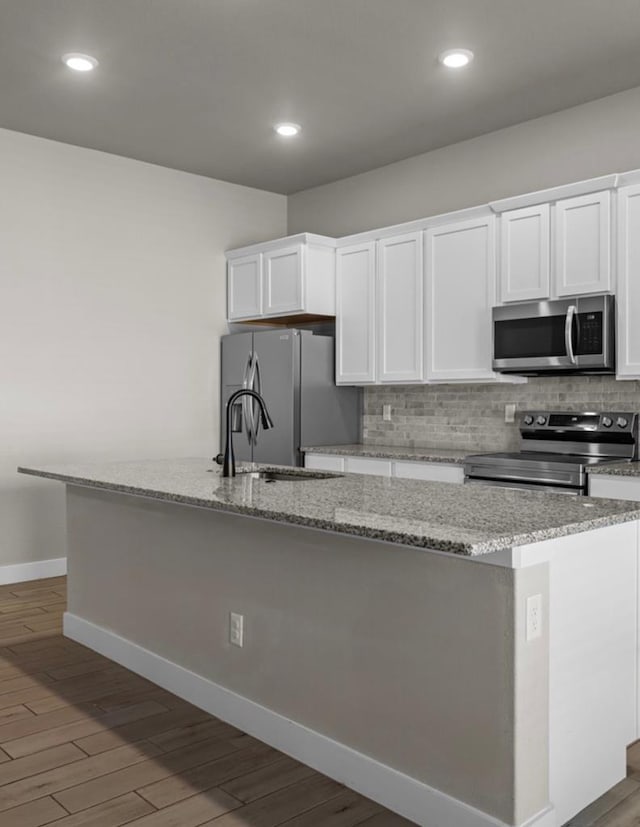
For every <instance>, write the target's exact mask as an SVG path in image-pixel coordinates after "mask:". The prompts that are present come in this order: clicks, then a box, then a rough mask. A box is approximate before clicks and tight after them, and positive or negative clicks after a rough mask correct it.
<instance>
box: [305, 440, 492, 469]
mask: <svg viewBox="0 0 640 827" xmlns="http://www.w3.org/2000/svg"><path fill="white" fill-rule="evenodd" d="M300 450H301V451H303V452H304V453H306V454H334V455H335V456H352V457H375V458H377V459H408V460H416V461H417V462H443V463H445V462H446V463H451V464H456V465H462V464H463V463H464V461H465V459H466V458H467V457H468V456H469V451H457V450H455V449H453V448H407V447H402V446H399V445H362V444H361V443H357V444H355V445H311V446H307V447H304V448H301V449H300ZM475 453H477V451H476V452H475Z"/></svg>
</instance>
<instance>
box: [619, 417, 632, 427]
mask: <svg viewBox="0 0 640 827" xmlns="http://www.w3.org/2000/svg"><path fill="white" fill-rule="evenodd" d="M628 424H629V420H628V419H627V418H626V417H624V416H619V417H618V418H617V419H616V425H617V426H618V428H626V427H627V425H628Z"/></svg>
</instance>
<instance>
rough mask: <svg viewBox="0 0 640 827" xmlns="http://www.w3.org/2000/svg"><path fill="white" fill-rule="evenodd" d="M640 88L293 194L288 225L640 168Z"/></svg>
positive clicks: (437, 207)
mask: <svg viewBox="0 0 640 827" xmlns="http://www.w3.org/2000/svg"><path fill="white" fill-rule="evenodd" d="M639 135H640V88H636V89H631V90H629V91H626V92H621V93H619V94H617V95H611V96H609V97H606V98H602V99H600V100H597V101H594V102H592V103H586V104H583V105H581V106H576V107H574V108H572V109H566V110H564V111H562V112H557V113H555V114H553V115H547V116H545V117H542V118H536V119H535V120H531V121H527V122H525V123H522V124H518V125H517V126H512V127H508V128H507V129H501V130H499V131H497V132H492V133H489V134H487V135H483V136H481V137H479V138H473V139H471V140H469V141H463V142H461V143H458V144H454V145H452V146H447V147H444V148H442V149H437V150H434V151H432V152H427V153H425V154H424V155H418V156H416V157H414V158H410V159H408V160H405V161H399V162H397V163H395V164H390V165H388V166H385V167H381V168H380V169H376V170H373V171H371V172H366V173H363V174H361V175H356V176H354V177H351V178H346V179H344V180H341V181H337V182H335V183H332V184H326V185H324V186H321V187H315V188H313V189H310V190H305V191H303V192H300V193H297V194H295V195H293V196H290V197H289V201H288V209H289V232H290V233H297V232H303V231H307V232H315V233H326V234H327V235H332V236H342V235H348V234H350V233H354V232H359V231H361V230H370V229H375V228H378V227H384V226H388V225H390V224H397V223H399V222H402V221H409V220H411V219H416V218H425V217H427V216H430V215H437V214H438V213H444V212H448V211H449V210H457V209H461V208H463V207H471V206H474V205H477V204H484V203H486V202H488V201H491V200H493V199H496V198H503V197H506V196H511V195H519V194H522V193H526V192H532V191H535V190H539V189H544V188H545V187H551V186H556V185H558V184H565V183H570V182H572V181H580V180H582V179H585V178H592V177H594V176H597V175H605V174H607V173H611V172H622V171H626V170H631V169H637V168H639V167H640V140H639V139H638V136H639Z"/></svg>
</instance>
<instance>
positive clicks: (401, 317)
mask: <svg viewBox="0 0 640 827" xmlns="http://www.w3.org/2000/svg"><path fill="white" fill-rule="evenodd" d="M377 283H378V290H377V302H378V313H377V319H378V335H377V339H378V347H377V350H378V377H377V378H378V381H379V382H382V383H384V382H419V381H421V380H422V379H423V378H424V368H423V354H424V339H423V335H424V333H423V329H424V311H423V271H422V233H410V234H408V235H402V236H397V237H393V238H385V239H384V240H382V241H379V242H378V278H377Z"/></svg>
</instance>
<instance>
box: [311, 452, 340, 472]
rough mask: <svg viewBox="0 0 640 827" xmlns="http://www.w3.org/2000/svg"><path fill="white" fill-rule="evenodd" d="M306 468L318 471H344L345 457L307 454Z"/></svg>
mask: <svg viewBox="0 0 640 827" xmlns="http://www.w3.org/2000/svg"><path fill="white" fill-rule="evenodd" d="M304 467H305V468H314V469H315V470H317V471H344V457H336V456H331V455H329V454H305V456H304Z"/></svg>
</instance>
